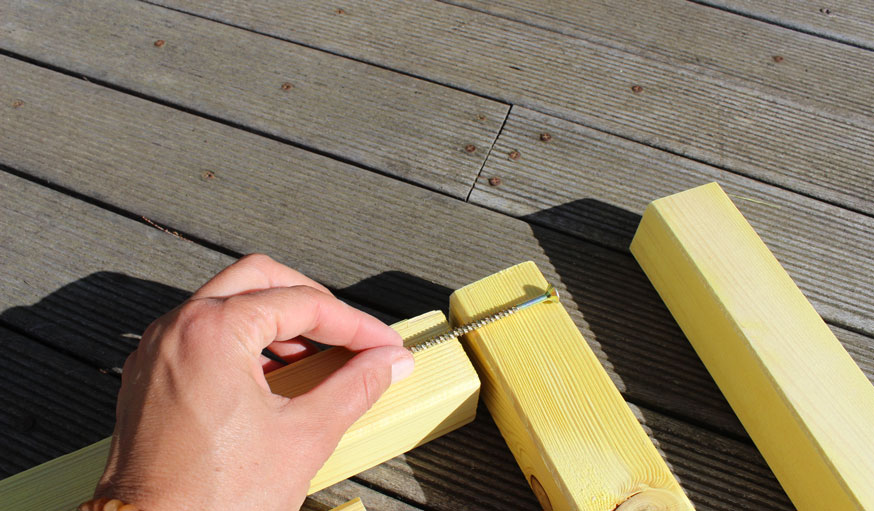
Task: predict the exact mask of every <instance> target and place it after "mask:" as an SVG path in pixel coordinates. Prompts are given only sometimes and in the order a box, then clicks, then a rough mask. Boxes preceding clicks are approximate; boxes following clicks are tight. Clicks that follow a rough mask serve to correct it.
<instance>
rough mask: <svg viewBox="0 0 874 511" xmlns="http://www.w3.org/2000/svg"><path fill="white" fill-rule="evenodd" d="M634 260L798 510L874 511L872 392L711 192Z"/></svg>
mask: <svg viewBox="0 0 874 511" xmlns="http://www.w3.org/2000/svg"><path fill="white" fill-rule="evenodd" d="M631 251H632V253H633V254H634V256H635V257H636V258H637V260H638V262H639V263H640V265H641V267H642V268H643V270H644V271H645V272H646V274H647V276H648V277H649V279H650V281H652V283H653V285H654V286H655V288H656V290H658V292H659V294H660V295H661V297H662V299H663V300H664V301H665V304H667V306H668V308H669V309H670V311H671V313H672V314H673V315H674V318H675V319H676V320H677V323H678V324H679V325H680V327H681V328H682V329H683V332H684V333H685V334H686V337H688V338H689V341H690V342H691V343H692V346H694V348H695V350H696V351H697V352H698V355H699V356H700V357H701V360H702V361H703V362H704V364H705V365H706V366H707V369H708V370H709V371H710V374H711V375H712V376H713V379H714V380H715V381H716V383H717V384H718V385H719V388H720V389H721V390H722V392H723V393H724V394H725V397H726V399H728V402H729V403H730V404H731V406H732V408H733V409H734V411H735V413H737V415H738V417H739V418H740V420H741V422H742V423H743V425H744V427H745V428H746V429H747V432H749V434H750V437H751V438H752V439H753V441H754V442H755V443H756V446H757V447H758V448H759V450H760V451H761V452H762V455H763V456H764V458H765V460H766V461H767V462H768V464H769V465H770V466H771V469H772V470H773V471H774V474H775V475H776V476H777V479H778V480H779V481H780V483H781V484H782V485H783V488H784V489H785V490H786V493H787V494H788V495H789V497H790V498H791V499H792V502H793V503H794V504H795V505H796V506H797V507H798V509H799V510H802V511H806V510H810V511H814V510H816V511H821V510H829V511H843V510H847V511H849V510H869V511H871V510H874V387H872V385H871V383H870V382H869V381H868V380H867V378H865V376H864V374H863V373H862V371H861V370H860V369H859V368H858V366H856V364H855V363H853V360H852V359H851V358H850V356H849V355H848V354H847V352H846V350H844V348H843V346H841V344H840V342H839V341H838V340H837V339H836V338H835V336H834V334H832V332H831V330H829V328H828V326H827V325H826V324H825V322H824V321H823V320H822V318H820V317H819V315H818V314H817V313H816V311H815V310H814V309H813V306H811V305H810V303H809V302H808V301H807V299H806V298H805V297H804V295H803V294H802V293H801V291H800V290H799V289H798V287H797V286H796V285H795V283H794V282H793V281H792V279H791V278H790V277H789V275H788V274H787V273H786V271H785V270H784V269H783V267H782V266H780V263H779V262H778V261H777V259H776V258H775V257H774V255H773V254H771V252H770V251H769V250H768V248H767V247H766V246H765V244H764V243H763V242H762V240H761V239H760V238H759V237H758V236H757V235H756V233H755V231H754V230H753V228H752V227H751V226H750V225H749V223H747V221H746V220H745V219H744V218H743V216H742V215H741V213H740V212H739V211H738V210H737V208H736V207H735V206H734V204H732V202H731V200H729V198H728V196H726V195H725V193H724V192H723V191H722V189H721V188H720V187H719V185H717V184H716V183H711V184H708V185H704V186H701V187H698V188H694V189H692V190H688V191H685V192H682V193H678V194H676V195H672V196H670V197H666V198H664V199H660V200H657V201H655V202H653V203H652V204H650V206H649V207H648V208H647V209H646V212H645V213H644V215H643V220H642V221H641V223H640V227H639V228H638V230H637V234H636V235H635V237H634V240H633V242H632V244H631ZM859 277H860V278H864V276H861V275H860V276H859Z"/></svg>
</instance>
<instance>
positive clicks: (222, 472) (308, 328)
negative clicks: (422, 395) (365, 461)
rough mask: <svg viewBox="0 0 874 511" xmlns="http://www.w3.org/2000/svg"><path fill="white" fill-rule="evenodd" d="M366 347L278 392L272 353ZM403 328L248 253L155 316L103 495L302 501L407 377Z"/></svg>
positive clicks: (133, 365)
mask: <svg viewBox="0 0 874 511" xmlns="http://www.w3.org/2000/svg"><path fill="white" fill-rule="evenodd" d="M303 336H305V337H306V338H309V339H312V340H315V341H318V342H321V343H325V344H333V345H337V346H345V347H347V348H348V349H350V350H354V351H359V353H358V354H357V355H356V356H355V357H353V358H352V359H351V360H350V361H349V362H348V363H346V365H344V366H343V367H342V368H340V369H339V370H337V371H336V372H335V373H333V374H332V375H331V376H329V377H328V378H327V379H326V380H325V381H324V382H323V383H321V384H320V385H318V386H317V387H316V388H314V389H313V390H311V391H310V392H308V393H306V394H304V395H301V396H298V397H296V398H293V399H288V398H285V397H282V396H278V395H276V394H272V393H271V392H270V389H269V387H268V385H267V381H266V379H265V378H264V372H265V371H266V370H268V369H270V368H272V367H273V366H274V364H275V363H274V362H272V361H270V360H268V359H267V358H266V357H264V356H263V355H261V350H262V349H263V348H265V347H269V348H270V349H271V351H273V352H274V353H277V354H278V355H280V356H281V357H282V358H284V359H286V360H287V361H292V360H295V359H298V358H301V357H303V356H306V355H308V354H310V353H312V352H314V351H315V350H314V348H313V347H312V346H311V345H310V344H309V343H308V341H306V339H304V338H303ZM401 346H402V340H401V338H400V336H399V335H398V334H397V333H396V332H395V331H394V330H392V329H391V328H389V327H388V326H386V325H384V324H383V323H382V322H380V321H378V320H377V319H375V318H373V317H372V316H369V315H367V314H365V313H363V312H361V311H358V310H355V309H353V308H351V307H349V306H347V305H346V304H344V303H343V302H341V301H339V300H337V299H336V298H334V297H333V296H332V295H331V294H330V292H329V291H328V290H327V289H325V288H324V287H322V286H321V285H319V284H317V283H316V282H314V281H312V280H310V279H308V278H307V277H305V276H304V275H302V274H300V273H298V272H296V271H294V270H292V269H290V268H288V267H286V266H283V265H281V264H279V263H277V262H275V261H273V260H272V259H270V258H269V257H267V256H261V255H253V256H247V257H245V258H243V259H241V260H240V261H238V262H237V263H235V264H233V265H231V266H229V267H228V268H226V269H225V270H223V271H222V272H221V273H219V274H218V275H216V276H215V277H214V278H213V279H212V280H210V281H209V282H208V283H206V284H205V285H204V286H203V287H202V288H200V289H199V290H198V291H197V292H196V293H195V294H194V295H193V296H192V297H191V298H190V299H189V300H188V301H186V302H185V303H183V304H182V305H181V306H179V307H177V308H176V309H174V310H173V311H171V312H169V313H167V314H166V315H164V316H163V317H161V318H159V319H158V320H156V321H155V322H154V323H152V324H151V325H150V326H149V328H148V329H146V331H145V333H144V334H143V337H142V340H141V341H140V344H139V347H138V348H137V349H136V350H135V351H134V352H133V353H132V354H131V355H130V356H129V357H128V359H127V361H126V362H125V364H124V369H123V374H122V384H121V390H120V392H119V396H118V405H117V409H116V419H117V420H116V426H115V431H114V432H113V435H112V447H111V449H110V454H109V459H108V461H107V466H106V470H105V472H104V474H103V477H102V478H101V479H100V482H99V484H98V486H97V490H96V492H95V496H96V497H108V498H115V499H120V500H122V501H124V502H128V503H133V504H135V505H136V506H138V507H139V508H140V509H142V510H145V511H163V510H169V509H173V510H177V509H183V510H184V509H231V508H235V509H251V510H259V511H263V510H272V509H276V510H279V509H282V510H290V509H298V508H299V507H300V505H301V504H302V502H303V500H304V498H305V497H306V493H307V489H308V488H309V482H310V480H311V479H312V478H313V476H314V475H315V474H316V472H317V471H318V470H319V468H320V467H321V466H322V464H323V463H324V462H325V460H326V459H327V458H328V457H329V456H330V455H331V453H332V452H333V450H334V448H335V447H336V446H337V443H338V442H339V440H340V437H341V436H342V435H343V433H345V431H346V430H347V429H348V428H349V426H351V425H352V423H353V422H355V420H357V419H358V417H360V416H361V415H362V414H363V413H364V412H365V411H367V409H369V408H370V406H371V405H373V403H374V402H375V401H376V400H377V399H378V398H379V396H380V395H382V393H383V392H384V391H385V390H386V389H387V388H388V386H389V385H390V384H391V383H392V382H393V381H397V380H399V379H402V378H404V377H406V376H407V375H409V374H410V373H411V372H412V369H413V358H412V356H411V355H410V353H409V352H408V351H407V350H406V349H404V348H403V347H401Z"/></svg>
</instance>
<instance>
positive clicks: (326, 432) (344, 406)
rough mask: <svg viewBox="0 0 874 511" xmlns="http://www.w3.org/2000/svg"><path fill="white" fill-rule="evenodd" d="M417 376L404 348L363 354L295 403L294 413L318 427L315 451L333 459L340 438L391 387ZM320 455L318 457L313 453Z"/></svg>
mask: <svg viewBox="0 0 874 511" xmlns="http://www.w3.org/2000/svg"><path fill="white" fill-rule="evenodd" d="M412 372H413V355H412V354H411V353H410V352H409V351H408V350H407V349H406V348H402V347H400V346H380V347H378V348H370V349H367V350H364V351H361V352H360V353H358V354H357V355H355V356H354V357H352V358H351V359H350V360H349V361H348V362H346V363H345V364H344V365H343V366H342V367H341V368H340V369H338V370H336V371H334V372H333V373H332V374H331V375H330V376H328V378H327V379H325V380H324V381H323V382H322V383H320V384H319V385H318V386H316V387H315V388H314V389H312V390H310V391H309V392H307V393H306V394H303V395H300V396H298V397H296V398H294V399H292V402H291V406H290V407H289V408H290V410H291V411H292V413H293V414H294V415H296V416H297V417H296V418H297V419H298V420H299V419H300V418H302V417H305V418H306V420H307V422H308V423H309V424H310V425H311V426H315V425H317V427H318V437H319V440H318V441H316V442H315V445H313V448H314V449H315V450H317V451H322V450H323V449H324V452H319V454H323V455H324V458H327V457H328V456H330V455H331V452H333V450H334V448H335V447H336V446H337V443H338V442H339V441H340V437H342V436H343V434H344V433H346V430H347V429H349V427H350V426H351V425H352V423H354V422H355V421H356V420H358V418H359V417H361V416H362V415H364V412H366V411H367V410H369V409H370V407H371V406H373V404H374V403H375V402H376V400H377V399H379V397H380V396H381V395H382V394H383V392H385V391H386V390H387V389H388V387H389V385H391V384H392V383H394V382H397V381H400V380H402V379H404V378H406V377H407V376H409V375H410V373H412ZM313 454H316V453H313Z"/></svg>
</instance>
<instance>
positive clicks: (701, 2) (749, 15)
mask: <svg viewBox="0 0 874 511" xmlns="http://www.w3.org/2000/svg"><path fill="white" fill-rule="evenodd" d="M438 1H440V0H438ZM688 1H689V2H692V3H694V4H698V5H701V6H704V7H709V8H711V9H716V10H718V11H724V12H728V13H731V14H735V15H737V16H741V17H744V18H749V19H753V20H756V21H761V22H763V23H767V24H769V25H774V26H776V27H781V28H785V29H787V30H792V31H794V32H800V33H802V34H807V35H810V36H814V37H819V38H820V39H826V40H828V41H832V42H836V43H840V44H845V45H847V46H852V47H854V48H859V49H860V50H867V51H874V46H866V45H864V44H862V43H858V42H856V41H853V40H852V39H847V38H843V37H838V36H833V35H829V34H824V33H822V32H817V31H815V30H810V29H807V28H804V27H801V26H798V25H794V24H792V23H791V22H787V21H781V20H779V19H775V18H769V17H768V16H759V15H756V14H753V13H751V12H744V11H742V10H740V9H732V8H731V7H728V6H724V5H718V4H714V3H711V2H708V1H707V0H688Z"/></svg>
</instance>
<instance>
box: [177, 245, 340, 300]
mask: <svg viewBox="0 0 874 511" xmlns="http://www.w3.org/2000/svg"><path fill="white" fill-rule="evenodd" d="M292 286H309V287H312V288H315V289H318V290H319V291H321V292H322V293H327V294H329V295H330V294H331V292H330V291H328V288H326V287H325V286H323V285H321V284H319V283H318V282H316V281H314V280H313V279H311V278H309V277H307V276H306V275H304V274H303V273H300V272H299V271H296V270H293V269H291V268H289V267H288V266H286V265H284V264H282V263H279V262H277V261H275V260H274V259H273V258H271V257H270V256H267V255H264V254H249V255H247V256H244V257H241V258H240V259H239V260H238V261H237V262H235V263H234V264H232V265H230V266H228V267H227V268H225V269H224V270H222V271H220V272H219V273H218V274H217V275H216V276H215V277H213V278H211V279H210V280H209V282H207V283H206V284H204V285H203V286H201V287H200V289H198V290H197V291H195V292H194V294H193V295H192V298H207V297H210V298H224V297H227V296H232V295H238V294H243V293H250V292H252V291H258V290H261V289H270V288H273V287H292Z"/></svg>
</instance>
